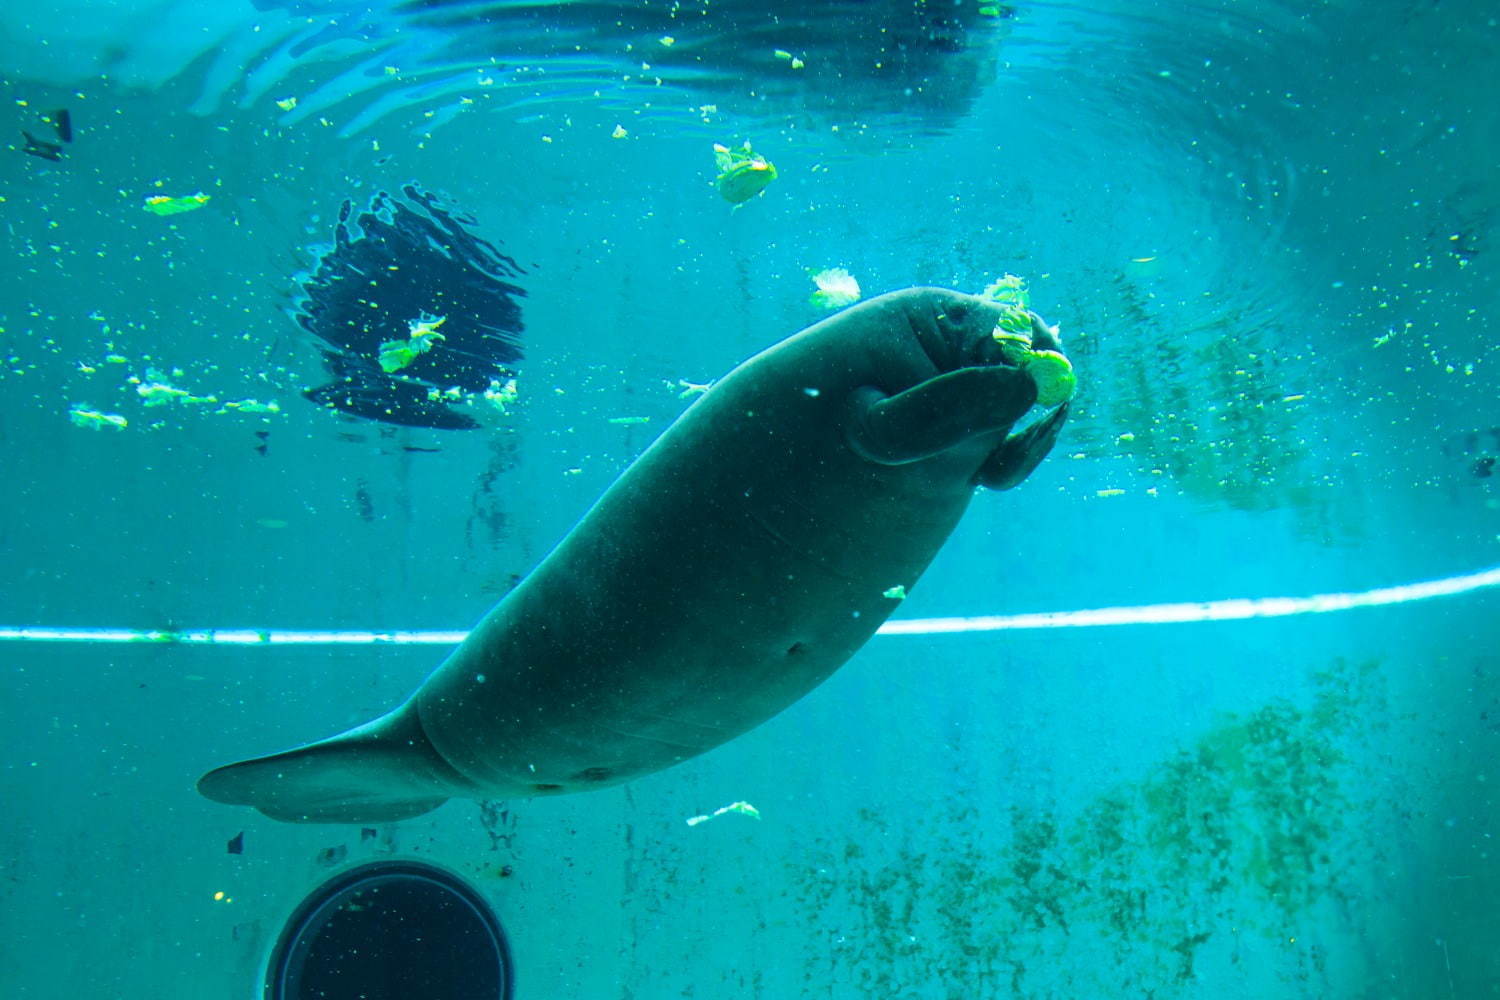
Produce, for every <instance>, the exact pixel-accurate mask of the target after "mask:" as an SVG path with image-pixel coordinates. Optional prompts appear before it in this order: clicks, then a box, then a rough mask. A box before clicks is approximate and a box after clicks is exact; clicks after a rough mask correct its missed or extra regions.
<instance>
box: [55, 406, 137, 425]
mask: <svg viewBox="0 0 1500 1000" xmlns="http://www.w3.org/2000/svg"><path fill="white" fill-rule="evenodd" d="M68 419H69V420H71V421H73V425H74V426H75V427H87V428H89V429H90V430H95V431H97V430H99V429H101V428H104V427H113V428H114V429H115V430H117V431H121V430H124V429H125V428H126V427H128V426H130V421H128V420H126V419H125V418H124V417H122V416H120V415H119V414H118V413H101V412H100V411H98V410H91V409H89V408H88V407H86V406H75V407H73V408H72V409H70V410H69V411H68Z"/></svg>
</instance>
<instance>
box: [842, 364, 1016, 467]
mask: <svg viewBox="0 0 1500 1000" xmlns="http://www.w3.org/2000/svg"><path fill="white" fill-rule="evenodd" d="M1035 402H1036V385H1035V384H1034V383H1033V382H1032V380H1031V379H1030V378H1029V377H1028V376H1027V375H1025V374H1024V373H1023V372H1022V371H1021V370H1020V369H1019V368H1010V367H1005V366H1000V365H992V366H985V367H975V368H960V369H958V370H957V371H951V372H945V373H944V374H942V375H938V376H936V377H934V378H930V379H928V380H927V381H925V382H921V383H919V384H917V385H914V386H912V387H911V388H910V389H907V390H906V391H905V392H898V393H897V394H896V395H894V396H887V395H886V394H885V393H883V392H881V391H880V390H879V389H877V388H875V387H874V386H868V385H867V386H862V387H861V388H859V389H856V390H855V391H854V392H853V393H851V394H850V396H849V419H848V420H847V421H846V422H845V427H847V428H848V430H847V439H848V442H849V447H851V448H853V449H854V452H855V453H856V454H857V455H859V456H860V457H861V458H864V459H866V460H867V461H870V462H876V463H878V464H880V465H905V464H906V463H907V462H916V461H920V460H921V459H924V458H930V457H931V456H933V455H936V454H939V453H940V452H944V451H947V450H948V449H949V448H952V447H953V446H954V445H956V444H959V443H961V442H963V441H966V440H967V439H969V438H971V437H973V436H974V435H976V434H983V433H986V432H988V431H995V430H1004V429H1006V428H1009V427H1010V426H1011V425H1012V424H1014V423H1015V422H1016V421H1017V420H1019V419H1021V415H1022V414H1024V413H1025V412H1026V411H1027V410H1029V409H1031V404H1032V403H1035Z"/></svg>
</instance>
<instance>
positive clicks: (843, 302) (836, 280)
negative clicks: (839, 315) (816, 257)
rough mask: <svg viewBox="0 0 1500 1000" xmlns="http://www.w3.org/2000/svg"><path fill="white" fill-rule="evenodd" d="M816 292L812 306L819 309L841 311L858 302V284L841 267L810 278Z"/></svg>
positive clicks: (826, 270)
mask: <svg viewBox="0 0 1500 1000" xmlns="http://www.w3.org/2000/svg"><path fill="white" fill-rule="evenodd" d="M812 279H813V283H814V284H816V285H817V286H818V290H817V291H816V292H813V293H812V304H813V305H815V306H817V307H818V308H819V309H842V308H844V306H850V305H853V304H854V303H856V302H858V301H859V296H860V291H859V282H858V281H856V280H855V279H854V275H852V274H850V273H849V272H848V271H846V270H844V269H843V268H842V267H830V268H826V269H824V270H822V271H819V272H818V273H817V274H814V275H813V276H812Z"/></svg>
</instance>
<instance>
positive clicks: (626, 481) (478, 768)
mask: <svg viewBox="0 0 1500 1000" xmlns="http://www.w3.org/2000/svg"><path fill="white" fill-rule="evenodd" d="M996 315H997V310H996V308H995V307H994V306H993V305H991V304H989V303H987V302H985V301H983V300H981V299H978V298H975V297H973V296H968V295H962V294H960V293H957V292H951V291H947V290H944V289H931V288H917V289H908V290H906V291H902V292H895V293H892V294H889V295H885V296H882V297H880V298H876V299H872V300H870V301H868V302H865V303H863V304H860V305H858V306H855V307H853V308H851V309H848V310H845V311H844V312H841V313H839V314H837V315H834V316H832V317H830V318H829V319H826V320H824V321H823V322H821V323H818V324H817V325H815V326H812V327H810V328H808V329H806V330H804V331H802V332H801V333H798V334H797V335H795V336H793V337H791V338H789V339H787V340H785V341H783V342H781V343H780V344H777V345H776V346H774V347H771V348H770V349H768V350H766V351H764V352H762V353H761V354H759V355H756V356H755V357H754V358H751V359H750V360H749V361H747V362H745V363H744V364H742V365H740V366H739V367H738V368H736V369H734V371H732V372H730V373H729V374H728V375H727V376H725V377H724V378H723V379H722V380H721V381H719V382H718V383H717V384H715V385H714V386H713V388H712V389H710V390H709V391H708V392H707V393H705V394H704V395H703V396H702V397H700V398H699V399H698V400H697V401H696V402H694V403H693V405H692V406H691V407H689V408H688V410H687V411H686V412H685V413H683V415H682V416H681V417H680V418H679V419H678V420H677V421H676V422H675V423H673V424H672V426H671V427H670V428H668V429H667V430H666V431H665V432H664V433H663V434H662V435H661V437H660V438H659V439H658V440H657V441H656V442H655V443H654V444H652V445H651V446H650V447H649V448H648V449H647V450H646V452H645V453H644V454H642V455H641V456H640V458H639V459H637V460H636V462H635V463H634V464H633V465H631V466H630V468H628V469H627V470H626V471H625V472H624V473H623V474H622V475H621V476H620V478H619V479H618V480H617V481H616V482H615V483H614V485H612V486H611V487H610V488H609V489H608V490H607V491H606V492H605V494H604V495H603V497H601V498H600V500H599V501H598V503H596V504H595V505H594V507H593V508H592V509H591V510H590V511H589V512H588V513H587V514H586V515H585V516H584V517H583V518H582V520H580V521H579V523H578V524H577V525H576V526H575V527H574V528H573V530H572V531H571V532H570V533H569V534H568V535H567V537H565V538H564V539H563V540H562V542H561V543H559V544H558V546H557V547H556V548H555V549H554V550H553V551H552V552H551V554H549V555H548V556H547V558H546V559H545V560H543V561H542V563H541V564H540V565H539V566H537V568H536V569H535V570H534V571H533V572H532V573H531V575H530V576H528V577H527V578H526V579H525V580H524V581H523V582H522V583H521V584H520V585H519V586H517V587H516V589H515V590H514V591H512V592H511V593H510V594H509V595H507V596H506V597H505V599H504V600H502V601H501V602H500V603H499V604H498V605H496V606H495V608H494V609H493V610H491V611H490V612H489V614H487V615H486V616H485V617H484V619H483V620H482V621H481V622H480V623H479V624H478V626H476V627H475V629H474V630H473V632H472V633H471V634H470V635H469V636H468V638H467V639H466V640H465V641H464V642H463V643H462V645H460V646H459V647H458V648H457V649H456V650H455V651H454V652H453V654H452V655H451V656H449V657H448V659H447V660H446V661H445V662H444V663H443V664H442V665H441V666H440V667H438V669H437V670H436V671H434V672H433V674H432V675H431V676H429V677H428V678H427V680H426V681H425V682H423V684H422V685H421V687H420V688H418V689H417V691H416V693H415V694H414V695H412V697H411V698H410V699H408V700H407V701H406V703H405V704H403V705H401V706H400V707H399V708H397V709H395V710H394V711H392V712H391V713H389V714H388V715H385V716H382V717H381V718H379V719H376V720H374V721H373V722H370V723H368V724H366V725H363V726H360V727H358V728H356V729H352V730H350V731H349V732H346V733H344V734H342V735H339V736H334V737H332V738H330V739H326V740H323V741H321V742H318V743H313V744H310V745H308V746H304V747H300V748H298V749H294V750H288V751H286V752H283V753H278V754H273V755H271V756H267V757H260V758H256V759H253V760H247V761H243V762H241V763H237V764H229V765H226V766H224V767H220V768H218V769H216V770H213V771H210V772H209V773H208V774H206V775H204V776H203V778H202V779H200V781H199V782H198V788H199V790H200V791H201V792H202V793H203V794H204V795H206V796H208V797H209V798H210V799H214V800H216V801H219V802H226V803H233V804H243V805H250V806H254V807H255V808H256V809H259V810H260V811H261V812H263V813H265V814H266V815H267V816H270V817H272V818H274V819H279V820H287V821H293V822H330V823H332V822H339V823H356V822H358V823H373V822H380V821H389V820H396V819H402V818H406V817H409V816H415V815H418V814H420V813H423V812H426V811H428V810H430V809H433V808H435V807H437V806H438V805H440V804H441V803H442V802H443V801H445V800H446V799H449V798H452V797H465V798H511V797H526V796H534V795H539V794H558V793H563V792H578V791H585V790H588V789H592V788H600V787H603V786H606V785H612V784H616V783H618V782H622V781H628V780H630V779H632V778H636V777H639V776H641V775H645V774H650V773H652V772H653V771H659V770H662V769H663V768H667V767H670V766H672V765H673V764H676V763H678V762H680V761H683V760H686V759H688V758H689V757H694V756H697V755H698V754H701V753H703V752H704V751H706V750H710V749H712V748H713V747H716V746H718V745H719V744H721V743H724V742H726V741H728V740H730V739H733V738H734V737H735V736H738V735H739V734H741V733H743V732H745V731H747V730H749V729H751V728H753V727H754V726H756V725H758V724H760V723H761V722H764V721H765V720H766V719H768V718H770V717H771V716H773V715H775V714H776V713H778V712H780V711H781V710H782V709H784V708H786V707H787V706H788V705H790V704H792V703H793V702H795V701H796V700H797V699H799V698H801V697H802V696H803V695H805V694H806V693H807V692H808V691H810V690H812V689H813V688H814V687H816V686H817V685H818V684H819V683H821V682H822V681H823V680H824V679H825V678H827V677H828V676H829V675H830V674H831V673H833V671H834V670H836V669H838V668H839V667H840V666H841V665H842V664H843V663H844V662H845V661H846V660H848V659H849V657H850V656H852V655H853V654H854V652H855V651H856V650H858V649H859V648H860V647H861V646H863V645H864V644H865V642H866V641H867V640H868V639H869V638H870V636H871V635H873V634H874V632H875V630H876V629H877V628H878V627H879V626H880V624H881V623H882V622H884V621H885V619H886V617H887V616H888V615H890V613H891V612H892V611H893V610H895V608H896V607H897V606H898V604H899V602H898V601H897V600H893V599H892V598H890V597H887V596H885V593H886V591H887V590H889V589H890V588H892V587H896V586H903V587H906V588H908V589H909V588H910V587H911V586H912V585H913V584H914V583H915V582H916V580H917V578H918V577H919V576H920V575H921V573H922V571H923V570H924V569H926V568H927V565H928V563H929V562H930V561H931V560H932V558H933V556H934V555H935V554H936V553H937V551H938V549H939V547H941V546H942V544H943V542H944V540H946V539H947V537H948V535H949V533H950V532H951V531H952V530H953V528H954V526H955V525H956V524H957V523H958V520H959V518H960V517H961V516H962V514H963V512H964V509H965V508H966V507H967V506H968V504H969V500H970V498H971V497H972V495H973V493H974V491H975V488H976V487H977V486H988V487H992V488H995V489H1006V488H1008V487H1010V486H1013V485H1015V484H1016V483H1018V482H1020V481H1021V480H1022V479H1024V478H1025V477H1026V476H1027V475H1028V474H1029V473H1030V472H1031V470H1032V469H1034V468H1035V467H1036V464H1037V463H1038V462H1040V461H1041V459H1042V458H1043V456H1045V455H1046V453H1047V451H1048V450H1049V449H1050V448H1051V447H1052V443H1053V441H1054V440H1055V439H1056V436H1057V433H1058V430H1059V429H1060V428H1061V426H1062V423H1063V421H1064V420H1065V419H1066V416H1067V407H1066V406H1063V407H1060V408H1058V409H1057V410H1055V411H1053V412H1052V413H1051V414H1050V415H1048V416H1047V417H1045V418H1043V419H1041V420H1040V421H1038V422H1037V423H1036V424H1033V425H1032V426H1031V427H1030V428H1028V429H1027V430H1025V431H1022V432H1020V433H1018V434H1013V435H1012V434H1010V430H1011V427H1012V426H1013V425H1014V424H1015V422H1016V421H1017V420H1019V419H1020V418H1021V417H1022V416H1023V415H1024V414H1025V413H1026V411H1027V410H1028V409H1030V408H1031V406H1032V405H1033V403H1034V402H1035V400H1036V388H1035V386H1034V385H1033V384H1032V381H1031V379H1030V378H1029V377H1028V376H1026V375H1024V374H1023V373H1022V372H1021V371H1020V370H1019V369H1017V368H1014V367H1009V366H1007V365H1006V364H1005V363H1004V361H1003V360H1002V359H1001V357H1000V351H999V347H998V345H997V344H996V343H995V341H994V338H993V337H992V336H991V333H992V330H993V328H994V326H995V319H996ZM1032 336H1033V345H1034V346H1035V347H1038V348H1042V347H1047V348H1050V349H1056V348H1057V345H1056V342H1055V340H1053V339H1052V336H1051V334H1050V333H1049V332H1047V329H1046V327H1045V326H1044V325H1043V324H1041V322H1040V321H1039V320H1035V319H1034V320H1033V334H1032Z"/></svg>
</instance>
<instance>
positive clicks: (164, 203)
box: [142, 191, 210, 215]
mask: <svg viewBox="0 0 1500 1000" xmlns="http://www.w3.org/2000/svg"><path fill="white" fill-rule="evenodd" d="M209 198H210V196H209V195H206V194H204V193H203V192H202V191H199V192H198V193H197V194H189V195H183V196H182V197H180V198H172V197H170V196H168V195H164V194H154V195H152V196H151V197H149V198H147V199H146V204H145V205H144V206H142V207H143V208H145V209H146V211H148V212H150V213H151V214H152V215H181V214H182V213H183V212H193V211H196V210H198V209H200V208H202V207H203V206H204V205H207V204H208V200H209Z"/></svg>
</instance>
